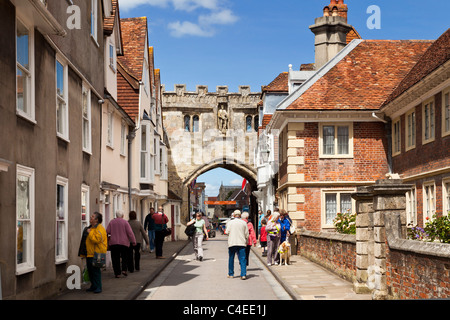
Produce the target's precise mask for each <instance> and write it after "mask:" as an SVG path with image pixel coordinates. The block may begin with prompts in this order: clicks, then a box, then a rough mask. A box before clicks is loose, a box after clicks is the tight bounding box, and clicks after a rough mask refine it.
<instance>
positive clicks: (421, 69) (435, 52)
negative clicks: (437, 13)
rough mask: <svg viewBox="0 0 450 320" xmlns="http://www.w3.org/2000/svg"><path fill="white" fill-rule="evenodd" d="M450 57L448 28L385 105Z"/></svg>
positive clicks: (449, 31)
mask: <svg viewBox="0 0 450 320" xmlns="http://www.w3.org/2000/svg"><path fill="white" fill-rule="evenodd" d="M449 59H450V29H447V31H446V32H444V33H443V34H442V35H441V36H440V37H439V38H438V39H437V40H436V41H435V42H434V43H433V44H432V45H431V46H430V47H429V48H428V50H427V51H426V52H425V53H424V54H423V56H422V57H421V58H420V60H419V61H418V62H417V63H416V65H415V66H414V67H413V68H412V69H411V70H410V72H409V73H408V74H407V76H406V77H405V78H404V79H403V80H402V82H401V83H400V84H399V85H398V86H397V88H396V89H395V90H394V91H393V92H392V94H391V95H390V96H389V97H388V98H387V100H386V102H385V103H384V104H385V105H386V104H388V103H389V102H391V101H393V100H394V99H396V98H397V97H399V96H400V95H401V94H402V93H404V92H405V91H406V90H408V89H409V88H411V87H412V86H414V85H415V84H416V83H418V82H419V81H420V80H422V79H423V78H425V77H426V76H427V75H429V74H430V73H432V72H433V71H434V70H436V69H437V68H438V67H439V66H441V65H443V64H444V63H445V62H447V61H448V60H449Z"/></svg>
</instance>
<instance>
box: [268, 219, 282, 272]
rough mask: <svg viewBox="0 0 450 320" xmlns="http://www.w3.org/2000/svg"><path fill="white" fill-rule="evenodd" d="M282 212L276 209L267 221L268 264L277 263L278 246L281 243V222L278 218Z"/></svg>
mask: <svg viewBox="0 0 450 320" xmlns="http://www.w3.org/2000/svg"><path fill="white" fill-rule="evenodd" d="M279 216H280V213H279V212H278V211H275V212H274V213H273V214H272V215H271V216H270V218H269V221H268V222H267V226H266V230H267V265H269V266H271V265H273V264H275V265H277V264H278V261H277V260H276V258H277V251H278V246H279V245H280V238H281V233H280V223H279V222H278V218H279Z"/></svg>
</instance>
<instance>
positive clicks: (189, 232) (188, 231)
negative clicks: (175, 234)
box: [184, 224, 195, 237]
mask: <svg viewBox="0 0 450 320" xmlns="http://www.w3.org/2000/svg"><path fill="white" fill-rule="evenodd" d="M184 233H185V234H186V235H187V236H188V237H192V236H193V235H194V234H195V226H194V224H191V225H189V226H187V227H186V230H184Z"/></svg>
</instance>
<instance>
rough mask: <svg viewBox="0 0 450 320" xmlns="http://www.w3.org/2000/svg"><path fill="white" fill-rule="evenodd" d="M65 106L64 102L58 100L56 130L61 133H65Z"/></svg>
mask: <svg viewBox="0 0 450 320" xmlns="http://www.w3.org/2000/svg"><path fill="white" fill-rule="evenodd" d="M65 108H66V106H65V104H64V103H63V102H62V101H59V100H58V104H57V106H56V130H57V132H59V133H64V130H65V126H64V114H65Z"/></svg>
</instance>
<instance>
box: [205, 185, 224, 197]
mask: <svg viewBox="0 0 450 320" xmlns="http://www.w3.org/2000/svg"><path fill="white" fill-rule="evenodd" d="M219 188H220V186H217V185H214V184H209V183H205V194H206V195H207V196H210V197H215V196H217V195H218V194H219Z"/></svg>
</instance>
